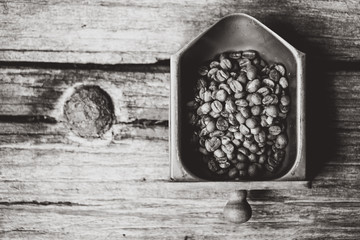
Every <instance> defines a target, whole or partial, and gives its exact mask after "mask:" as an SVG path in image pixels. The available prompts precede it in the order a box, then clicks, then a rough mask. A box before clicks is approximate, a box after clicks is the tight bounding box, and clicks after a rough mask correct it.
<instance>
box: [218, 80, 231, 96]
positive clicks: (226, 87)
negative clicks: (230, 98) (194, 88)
mask: <svg viewBox="0 0 360 240" xmlns="http://www.w3.org/2000/svg"><path fill="white" fill-rule="evenodd" d="M219 89H223V90H225V91H226V92H227V94H229V95H230V94H231V88H230V86H229V85H228V84H227V83H221V84H220V85H219Z"/></svg>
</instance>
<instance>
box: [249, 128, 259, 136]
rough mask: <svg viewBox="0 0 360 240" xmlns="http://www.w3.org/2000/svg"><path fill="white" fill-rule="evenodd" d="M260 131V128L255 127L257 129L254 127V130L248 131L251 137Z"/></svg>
mask: <svg viewBox="0 0 360 240" xmlns="http://www.w3.org/2000/svg"><path fill="white" fill-rule="evenodd" d="M260 131H261V127H260V126H257V127H254V128H251V129H250V133H251V134H253V135H256V134H259V132H260Z"/></svg>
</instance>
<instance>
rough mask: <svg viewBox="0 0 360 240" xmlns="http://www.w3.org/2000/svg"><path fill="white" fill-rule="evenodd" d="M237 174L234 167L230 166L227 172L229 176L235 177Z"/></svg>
mask: <svg viewBox="0 0 360 240" xmlns="http://www.w3.org/2000/svg"><path fill="white" fill-rule="evenodd" d="M238 174H239V171H238V170H237V169H236V168H231V169H230V170H229V172H228V175H229V177H230V178H236V177H237V176H238Z"/></svg>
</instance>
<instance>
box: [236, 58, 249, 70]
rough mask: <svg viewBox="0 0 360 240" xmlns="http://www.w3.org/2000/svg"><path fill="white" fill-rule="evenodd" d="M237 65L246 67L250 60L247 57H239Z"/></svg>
mask: <svg viewBox="0 0 360 240" xmlns="http://www.w3.org/2000/svg"><path fill="white" fill-rule="evenodd" d="M238 62H239V66H240V68H243V67H247V66H248V65H250V64H251V61H250V60H249V59H247V58H242V59H239V61H238Z"/></svg>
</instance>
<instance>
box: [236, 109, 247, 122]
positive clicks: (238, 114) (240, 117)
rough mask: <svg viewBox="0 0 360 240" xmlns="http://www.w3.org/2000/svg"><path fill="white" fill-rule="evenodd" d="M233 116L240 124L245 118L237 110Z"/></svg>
mask: <svg viewBox="0 0 360 240" xmlns="http://www.w3.org/2000/svg"><path fill="white" fill-rule="evenodd" d="M235 118H236V120H237V121H238V122H239V123H240V124H243V123H245V121H246V118H245V117H244V116H243V115H242V113H239V112H238V113H236V114H235Z"/></svg>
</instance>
